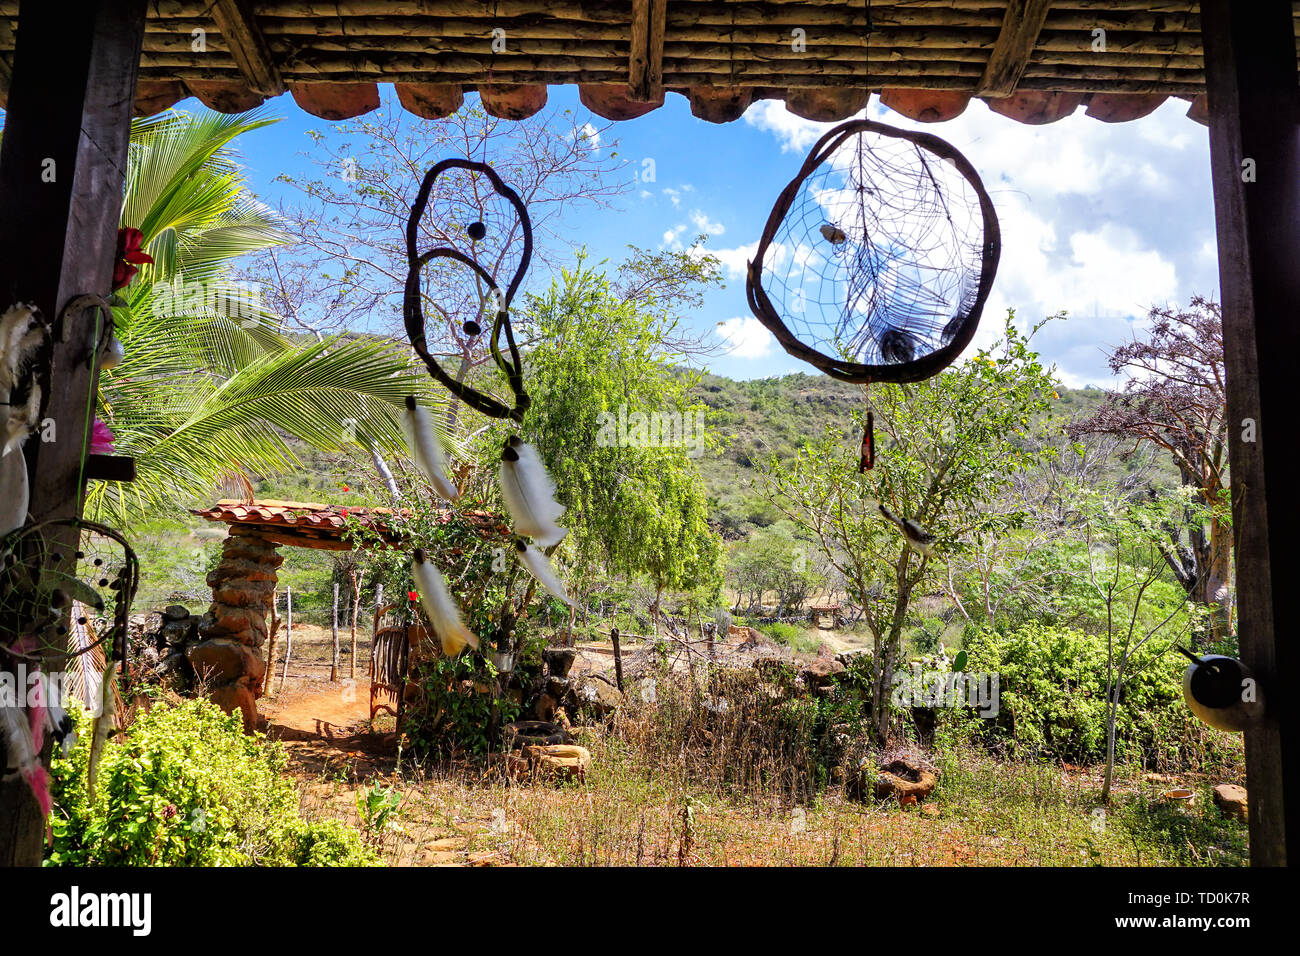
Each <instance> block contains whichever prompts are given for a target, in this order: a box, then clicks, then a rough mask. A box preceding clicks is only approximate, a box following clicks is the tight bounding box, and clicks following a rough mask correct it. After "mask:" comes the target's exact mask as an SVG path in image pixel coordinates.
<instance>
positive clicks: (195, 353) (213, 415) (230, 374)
mask: <svg viewBox="0 0 1300 956" xmlns="http://www.w3.org/2000/svg"><path fill="white" fill-rule="evenodd" d="M272 122H274V120H273V119H271V118H269V117H267V116H266V115H265V114H264V113H261V112H259V111H254V112H251V113H245V114H242V115H239V116H225V115H221V114H218V113H203V114H199V115H191V114H187V113H181V112H168V113H164V114H162V115H160V116H157V117H152V118H149V119H144V120H137V121H136V122H135V123H134V124H133V127H132V134H131V149H130V156H129V162H128V169H127V177H126V196H125V201H124V203H123V207H122V219H121V224H122V226H124V227H134V228H138V229H139V230H141V232H142V233H143V234H144V245H145V249H146V251H147V252H148V254H149V255H150V256H152V257H153V259H154V264H153V265H145V266H143V267H142V269H141V271H140V273H139V274H138V275H137V276H136V278H135V280H134V282H132V284H131V285H129V286H128V287H127V288H126V289H124V290H122V292H121V293H120V298H121V301H122V304H119V305H116V306H115V308H114V322H115V325H116V327H117V334H118V337H119V338H120V340H121V341H122V344H123V346H124V348H125V351H126V358H125V359H124V360H123V361H122V362H121V364H119V365H118V366H117V367H115V368H113V369H111V370H105V371H104V373H103V375H102V376H101V379H100V393H99V400H98V415H99V417H100V418H102V419H103V420H104V421H105V422H106V424H107V425H108V426H109V428H110V429H111V430H112V432H113V435H114V446H115V451H116V453H118V454H123V455H131V456H133V457H134V458H135V461H136V479H135V481H134V482H131V483H117V482H96V483H93V484H92V485H91V487H90V489H89V492H88V497H87V502H86V507H87V512H88V513H89V514H91V515H99V516H102V517H104V518H106V519H110V520H116V521H119V522H125V521H128V520H130V519H132V518H135V517H138V516H141V515H145V514H156V513H159V512H165V511H169V510H174V509H176V508H177V507H180V506H183V505H185V504H187V503H189V502H190V501H191V500H193V499H194V498H195V497H196V496H206V495H209V494H211V493H212V491H213V489H214V488H216V487H218V486H221V485H228V484H230V483H232V482H233V483H235V484H237V485H243V486H244V487H245V488H249V487H251V485H250V483H249V482H250V477H251V476H254V475H269V474H274V473H277V472H283V471H285V470H287V469H290V468H293V467H295V466H297V465H299V461H298V459H297V457H296V456H295V455H294V452H293V449H292V447H291V446H290V444H289V440H288V439H289V437H292V438H297V439H299V440H301V441H303V442H306V443H307V444H308V445H310V446H312V447H314V448H317V449H320V450H323V451H327V452H340V451H344V450H346V449H348V448H349V447H353V448H356V447H359V448H361V449H364V450H366V451H367V452H369V453H371V454H374V455H376V456H377V455H378V454H380V453H381V452H384V451H396V450H399V449H401V448H402V447H403V442H402V435H401V427H400V415H401V405H402V401H403V398H404V397H405V396H406V395H409V394H422V395H424V396H425V397H424V400H425V401H426V402H431V401H436V398H434V397H433V396H431V395H430V394H429V392H430V388H429V385H428V380H427V378H425V377H424V376H422V375H417V374H416V373H415V372H413V371H412V366H411V362H410V359H409V356H408V355H407V354H406V353H405V350H401V349H398V348H396V347H395V346H394V345H393V344H392V343H390V342H387V341H383V340H377V339H373V338H365V337H355V336H350V337H336V338H330V339H325V340H323V341H311V342H309V343H307V344H302V343H301V342H296V341H294V340H292V339H290V338H289V337H287V336H285V335H283V334H282V333H281V332H280V331H279V330H278V321H277V319H276V318H275V317H274V316H272V315H270V314H268V313H267V312H266V311H265V310H264V309H263V308H262V307H261V306H260V304H259V298H260V297H259V296H258V295H257V291H256V289H255V288H253V287H251V286H250V285H248V284H246V283H239V282H236V281H235V280H234V279H233V278H232V274H231V271H230V267H231V263H232V261H233V260H235V259H237V258H238V257H239V256H242V255H245V254H247V253H250V252H255V251H258V250H262V249H267V248H269V247H272V246H278V245H284V244H287V243H289V242H290V241H291V240H292V237H291V236H290V235H289V233H288V232H286V231H285V229H284V224H283V222H282V221H281V220H280V218H279V217H278V216H277V215H276V214H275V213H274V212H273V211H272V210H271V209H269V208H268V207H267V206H265V205H263V204H262V203H260V202H258V201H257V200H256V199H255V198H253V196H252V194H251V193H250V192H249V190H248V188H247V186H246V183H245V180H244V178H243V175H242V173H241V170H240V167H239V166H238V165H237V163H236V160H235V155H234V153H233V151H232V150H231V147H230V143H231V141H232V140H233V139H234V138H235V137H236V136H238V135H240V134H241V133H244V132H247V131H250V130H254V129H258V128H260V127H263V126H266V125H268V124H269V123H272Z"/></svg>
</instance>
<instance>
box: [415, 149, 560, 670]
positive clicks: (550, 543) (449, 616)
mask: <svg viewBox="0 0 1300 956" xmlns="http://www.w3.org/2000/svg"><path fill="white" fill-rule="evenodd" d="M452 170H460V171H463V173H464V174H466V175H468V176H470V177H471V182H470V184H469V185H470V187H471V188H470V189H468V190H467V191H466V192H467V193H468V195H471V196H473V197H475V198H474V200H473V202H472V203H466V202H465V201H463V200H462V201H460V202H459V203H452V202H450V201H448V202H447V203H446V204H445V205H444V206H443V207H442V208H441V209H440V210H438V212H440V213H441V215H442V217H443V218H447V217H448V216H454V215H456V214H459V215H461V216H462V217H466V218H467V214H468V215H472V216H473V218H472V220H471V221H469V222H465V223H461V224H460V227H461V228H462V229H463V234H464V236H465V238H466V239H467V240H468V243H469V251H468V252H465V251H462V250H461V249H457V248H455V247H453V246H448V245H442V246H437V247H435V248H432V249H428V250H425V251H420V249H419V235H420V231H419V227H420V222H421V219H422V218H423V217H424V215H425V213H426V210H427V209H428V207H429V205H430V202H431V197H433V196H434V191H435V189H436V185H437V180H438V178H439V177H440V176H442V175H443V174H444V173H447V172H449V171H452ZM446 232H447V230H444V234H445V233H446ZM515 240H518V241H519V242H520V243H521V244H522V251H521V252H520V254H519V257H518V262H517V263H515V269H514V272H513V275H512V277H511V280H510V283H509V285H508V286H507V287H506V288H505V290H504V291H502V289H501V288H500V286H499V284H498V283H497V282H496V280H495V279H494V278H493V274H494V272H497V271H500V270H502V269H504V268H506V267H508V265H509V264H510V263H509V262H508V261H507V260H508V258H509V256H510V250H511V249H512V248H513V247H514V245H515V244H516V242H515ZM532 250H533V232H532V221H531V220H530V219H529V216H528V210H527V208H525V206H524V203H523V201H522V200H521V199H520V198H519V195H518V194H517V193H516V192H515V191H514V190H513V189H511V188H510V187H509V186H507V185H506V184H505V182H504V181H502V179H501V177H500V176H498V175H497V173H496V171H495V170H493V169H492V168H491V167H490V166H488V165H487V164H486V163H480V162H475V161H473V160H468V159H444V160H442V161H441V162H439V163H438V164H437V165H435V166H433V167H432V168H431V169H430V170H429V171H428V172H427V173H426V174H425V176H424V180H423V181H422V182H421V184H420V191H419V193H418V194H417V195H416V199H415V202H414V203H413V204H412V206H411V215H410V218H409V219H408V221H407V227H406V256H407V270H408V271H407V276H406V288H405V296H404V300H403V318H404V320H405V324H406V332H407V336H408V337H409V338H410V340H411V346H412V348H413V349H414V350H415V353H416V354H417V355H418V356H419V357H420V359H421V361H423V362H424V365H425V367H426V368H427V369H428V370H429V374H430V375H432V376H433V378H434V380H435V381H437V382H438V383H439V384H441V385H442V386H443V387H444V388H446V389H447V390H448V391H450V392H451V393H452V394H453V395H455V396H456V397H457V398H459V399H461V400H462V401H464V402H465V404H467V405H469V406H470V407H471V408H473V409H476V410H477V411H480V412H482V413H483V414H484V415H487V416H489V417H491V418H499V419H508V420H510V421H513V422H515V423H520V422H522V421H523V418H524V413H525V412H526V411H527V410H528V407H529V405H530V404H531V400H530V399H529V397H528V392H527V391H526V390H525V388H524V381H523V363H522V360H521V359H520V355H519V348H518V345H517V344H516V342H515V336H514V328H513V326H512V324H511V321H510V304H511V302H512V301H513V300H514V296H515V293H516V292H517V291H518V290H519V285H520V283H521V282H522V281H523V278H524V274H525V273H526V272H527V270H528V264H529V261H530V260H531V258H532ZM484 263H487V264H488V266H490V267H491V268H489V267H488V266H485V265H484ZM429 267H436V268H442V269H444V270H446V273H445V274H444V275H443V276H441V279H442V280H443V281H442V283H441V284H442V286H443V287H444V288H452V289H455V288H456V286H457V282H456V278H457V276H459V280H460V281H459V287H460V293H459V294H460V296H461V302H460V305H461V307H462V308H463V307H464V303H466V302H467V303H468V304H469V308H468V311H469V312H470V313H472V315H473V317H471V318H468V319H466V320H465V321H464V323H463V325H462V328H461V331H462V332H463V333H464V334H465V335H468V336H471V337H473V336H477V335H479V334H481V333H482V331H483V329H484V326H485V325H486V324H488V323H489V322H490V331H489V333H488V334H489V339H488V347H489V349H490V351H491V354H492V359H493V361H494V362H495V363H496V365H497V367H498V368H499V369H500V370H501V372H502V373H503V374H504V375H505V378H506V381H507V382H508V383H509V386H510V391H511V395H512V400H511V402H510V403H509V404H507V403H506V402H505V401H503V400H502V399H500V398H497V397H496V396H493V395H489V394H487V393H485V392H482V391H479V390H478V389H476V388H474V387H473V386H471V385H468V384H466V383H464V382H460V381H457V380H456V379H455V378H453V377H452V376H451V375H449V374H448V373H447V372H446V371H445V370H444V369H443V368H442V366H441V365H440V364H439V362H438V360H437V359H436V358H435V357H434V356H433V355H432V353H431V352H430V351H429V345H428V337H427V327H426V319H425V313H424V300H425V296H424V294H423V289H422V286H421V281H422V276H423V270H424V269H426V268H429ZM449 279H450V280H451V281H450V282H449V281H448V280H449ZM452 294H453V295H454V294H455V293H452ZM457 304H458V303H456V302H452V303H451V306H450V307H448V306H441V305H438V304H437V303H435V307H436V308H438V309H439V311H440V312H441V313H442V314H443V316H444V317H449V316H451V315H454V314H456V306H457ZM462 314H463V313H462ZM406 431H407V442H408V445H409V447H410V451H411V455H412V457H413V458H414V459H415V462H416V465H417V467H418V468H419V469H420V470H421V471H422V472H423V473H424V475H425V477H427V478H428V480H429V482H430V483H431V484H432V485H433V487H434V489H435V490H436V491H437V492H438V494H439V495H441V496H442V497H443V498H446V499H447V500H448V501H455V500H456V499H457V498H458V497H459V494H460V492H459V489H458V488H457V486H456V484H455V482H453V481H452V480H451V478H450V477H449V475H448V469H447V458H446V453H445V452H444V451H443V449H442V446H441V443H440V442H439V441H438V436H437V430H436V429H435V428H434V425H433V419H432V416H431V415H430V413H429V410H428V409H427V408H424V407H423V406H421V405H420V404H419V403H418V402H417V401H416V399H415V397H414V396H408V397H407V399H406ZM498 479H499V482H500V485H501V496H502V499H503V500H504V501H505V505H506V510H507V511H508V512H509V513H510V518H511V521H512V523H513V525H514V531H515V534H516V535H517V536H518V537H517V539H516V542H515V546H516V549H517V551H518V553H519V556H520V559H521V560H522V561H523V563H524V565H525V566H526V567H527V568H528V570H529V572H530V573H531V574H532V575H533V577H534V578H536V580H537V582H538V583H539V584H541V585H542V587H544V588H546V590H548V591H550V592H551V593H552V594H554V595H555V596H556V597H557V598H559V599H560V600H562V601H564V602H565V603H566V604H572V601H570V599H569V596H568V594H567V593H565V590H564V585H563V584H562V583H561V581H560V580H559V578H558V577H557V576H556V575H555V573H554V571H553V570H552V568H551V566H550V561H549V559H548V558H547V556H546V554H545V553H544V552H543V551H542V550H539V549H543V548H551V547H554V546H555V545H558V544H559V543H560V541H561V540H562V539H563V538H564V535H565V534H566V530H565V529H564V528H563V527H562V526H560V525H559V524H558V523H557V522H558V520H559V518H560V517H561V515H563V514H564V507H563V506H562V505H560V504H558V503H557V502H556V501H555V485H554V483H553V482H552V481H551V478H550V476H549V475H548V474H547V472H546V467H545V465H543V463H542V459H541V456H540V455H539V454H538V452H537V449H536V448H534V447H533V446H532V445H530V444H526V443H525V442H523V441H522V440H521V439H520V438H519V436H518V435H512V436H511V437H510V438H509V440H508V441H507V442H506V443H505V445H504V447H503V448H502V450H501V466H500V471H499V473H498ZM524 538H530V539H531V543H529V542H526V541H525V540H524ZM411 576H412V578H413V580H414V581H415V584H416V588H417V590H418V591H419V596H420V602H421V606H422V607H423V608H424V610H425V613H426V614H427V615H428V617H429V622H430V624H431V625H432V626H433V629H434V632H435V633H436V634H437V635H438V638H439V640H440V642H441V644H442V649H443V652H444V653H445V654H448V655H454V654H458V653H460V652H461V651H462V650H464V649H465V647H466V646H469V647H474V648H477V647H478V644H479V642H478V636H477V635H476V634H474V632H473V631H471V630H470V629H469V628H468V627H466V626H465V624H464V623H463V621H462V620H461V615H460V609H459V607H458V606H457V605H456V602H455V600H454V599H453V598H452V596H451V593H450V591H449V590H448V588H447V584H446V582H445V580H444V579H443V576H442V574H441V572H440V571H439V570H438V568H437V566H436V565H435V564H434V563H433V561H432V560H430V558H429V556H428V555H427V554H425V552H424V551H422V550H419V549H417V550H416V552H415V554H414V556H413V560H412V565H411Z"/></svg>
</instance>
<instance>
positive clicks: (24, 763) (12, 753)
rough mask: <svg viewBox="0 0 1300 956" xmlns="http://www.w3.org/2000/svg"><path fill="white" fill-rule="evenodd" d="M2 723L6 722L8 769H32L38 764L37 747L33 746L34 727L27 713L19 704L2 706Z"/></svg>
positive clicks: (0, 718)
mask: <svg viewBox="0 0 1300 956" xmlns="http://www.w3.org/2000/svg"><path fill="white" fill-rule="evenodd" d="M0 723H3V724H4V734H5V742H6V744H7V749H6V751H5V752H6V753H7V754H8V756H9V768H8V769H12V770H19V771H23V772H29V771H31V770H32V768H34V767H35V766H37V763H36V748H35V747H33V746H32V728H31V723H30V722H29V721H28V719H27V713H26V712H25V711H24V710H22V709H21V708H19V707H17V706H14V707H0Z"/></svg>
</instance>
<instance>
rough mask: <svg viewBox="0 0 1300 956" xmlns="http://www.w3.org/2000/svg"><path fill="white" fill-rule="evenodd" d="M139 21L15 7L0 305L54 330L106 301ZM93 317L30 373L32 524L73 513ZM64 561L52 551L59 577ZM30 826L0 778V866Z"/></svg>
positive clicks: (83, 10) (17, 788)
mask: <svg viewBox="0 0 1300 956" xmlns="http://www.w3.org/2000/svg"><path fill="white" fill-rule="evenodd" d="M144 16H145V4H144V0H68V2H61V3H44V2H24V3H23V4H21V6H20V9H19V13H18V36H17V44H16V49H15V51H14V58H13V73H12V79H11V83H10V88H9V99H8V110H7V115H6V117H5V131H4V137H3V146H0V300H3V305H8V304H10V303H12V302H15V301H22V302H30V303H34V304H35V305H37V306H38V307H39V308H40V309H41V311H42V312H43V313H44V314H45V317H46V319H47V320H48V321H50V322H54V321H55V320H56V319H57V317H58V314H59V309H60V308H62V307H63V305H64V304H65V303H66V302H68V301H70V300H71V299H72V298H74V297H75V296H78V295H81V294H83V293H97V294H99V295H104V296H107V295H108V294H109V290H110V286H111V284H112V276H113V259H114V254H115V249H116V245H117V226H118V217H119V215H120V214H121V206H122V184H123V180H124V177H125V169H126V154H127V143H128V141H129V138H130V129H131V127H130V122H131V108H132V103H133V101H134V98H135V80H136V72H137V70H138V67H139V60H140V44H141V41H142V39H143V36H144ZM94 322H95V318H94V313H93V312H92V311H86V312H83V313H81V314H76V315H69V316H68V319H67V322H66V323H64V324H63V325H62V327H59V326H58V325H56V326H55V328H54V330H53V331H54V346H53V353H52V355H51V356H49V358H48V360H47V361H46V362H45V363H44V365H43V368H42V371H41V378H42V379H43V381H42V387H43V388H44V389H45V390H46V394H48V395H49V405H48V410H47V413H46V417H47V419H52V420H53V423H54V429H55V430H54V433H53V434H54V440H53V441H42V440H41V437H42V436H41V435H40V434H39V433H38V434H37V435H35V436H33V438H32V439H30V440H29V441H28V442H27V445H26V448H25V452H26V456H27V460H28V474H29V475H30V479H31V489H32V491H31V495H32V496H31V514H32V518H33V519H34V520H36V521H41V520H44V519H49V518H66V517H69V516H77V515H80V513H81V496H82V487H81V465H82V458H83V454H84V451H85V445H86V438H87V435H88V433H89V430H90V429H89V422H88V421H87V413H88V411H90V410H91V409H92V408H93V405H92V403H91V396H92V395H94V391H95V386H96V377H97V369H96V368H95V364H94V363H93V362H87V358H88V351H89V348H90V343H91V336H92V329H93V328H94ZM47 434H48V430H47ZM74 552H75V548H64V549H61V553H63V554H64V555H65V557H64V561H65V562H67V563H68V565H69V566H67V567H64V568H62V570H64V571H70V570H71V567H70V562H71V561H72V555H73V553H74ZM12 637H13V635H0V642H4V643H8V640H7V639H12ZM46 746H47V751H48V746H49V745H48V744H47V745H46ZM44 830H45V826H44V821H43V820H42V819H41V814H40V811H39V808H38V807H37V805H36V801H35V800H34V799H33V798H32V796H31V794H30V793H29V792H28V790H27V788H26V785H25V784H24V783H23V782H22V781H21V780H17V781H13V780H9V781H4V782H0V865H6V864H26V865H39V863H40V860H41V845H42V842H43V837H44Z"/></svg>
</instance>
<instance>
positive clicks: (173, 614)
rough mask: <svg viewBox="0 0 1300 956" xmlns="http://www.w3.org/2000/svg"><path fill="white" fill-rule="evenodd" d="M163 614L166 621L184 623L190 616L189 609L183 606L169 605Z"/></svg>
mask: <svg viewBox="0 0 1300 956" xmlns="http://www.w3.org/2000/svg"><path fill="white" fill-rule="evenodd" d="M161 613H162V618H163V620H164V621H183V620H185V619H186V618H187V617H189V616H190V610H189V608H187V607H185V606H184V605H183V604H168V605H167V606H166V607H165V608H163V609H162V612H161Z"/></svg>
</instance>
